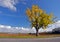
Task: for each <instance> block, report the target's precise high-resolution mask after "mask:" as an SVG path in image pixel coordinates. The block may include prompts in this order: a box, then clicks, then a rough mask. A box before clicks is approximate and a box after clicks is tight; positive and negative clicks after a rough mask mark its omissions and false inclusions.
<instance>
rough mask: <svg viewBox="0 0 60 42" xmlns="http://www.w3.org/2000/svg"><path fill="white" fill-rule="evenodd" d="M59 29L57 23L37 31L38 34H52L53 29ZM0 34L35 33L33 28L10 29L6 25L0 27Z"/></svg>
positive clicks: (59, 23) (59, 22)
mask: <svg viewBox="0 0 60 42" xmlns="http://www.w3.org/2000/svg"><path fill="white" fill-rule="evenodd" d="M58 27H60V21H57V22H56V23H54V24H51V25H49V26H48V27H47V29H42V28H40V29H39V33H41V32H52V30H53V29H55V28H58ZM0 32H3V33H36V30H35V28H23V27H11V26H6V25H0Z"/></svg>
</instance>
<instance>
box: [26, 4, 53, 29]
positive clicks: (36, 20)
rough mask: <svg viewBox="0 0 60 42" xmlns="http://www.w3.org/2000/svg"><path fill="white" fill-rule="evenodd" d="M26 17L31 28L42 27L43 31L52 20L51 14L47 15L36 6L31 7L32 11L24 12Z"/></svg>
mask: <svg viewBox="0 0 60 42" xmlns="http://www.w3.org/2000/svg"><path fill="white" fill-rule="evenodd" d="M26 13H27V16H28V17H29V20H30V21H31V22H32V26H33V27H35V26H36V25H37V27H39V28H40V27H43V28H44V29H45V28H46V27H47V26H48V24H51V23H53V21H52V20H51V19H52V18H53V14H52V13H51V14H49V15H48V14H47V13H46V12H45V11H44V10H42V9H40V8H39V7H38V6H37V5H33V6H32V9H29V8H28V9H27V10H26Z"/></svg>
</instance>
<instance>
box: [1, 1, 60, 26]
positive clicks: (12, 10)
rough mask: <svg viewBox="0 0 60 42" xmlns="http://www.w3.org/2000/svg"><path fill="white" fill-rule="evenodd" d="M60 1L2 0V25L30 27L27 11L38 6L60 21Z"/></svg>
mask: <svg viewBox="0 0 60 42" xmlns="http://www.w3.org/2000/svg"><path fill="white" fill-rule="evenodd" d="M59 4H60V0H0V24H2V25H10V26H19V27H30V23H29V21H28V18H27V16H26V9H27V8H28V7H29V8H31V7H32V5H38V6H39V7H40V8H41V9H43V10H45V11H46V12H47V13H51V12H52V13H53V14H54V16H56V17H57V20H60V5H59Z"/></svg>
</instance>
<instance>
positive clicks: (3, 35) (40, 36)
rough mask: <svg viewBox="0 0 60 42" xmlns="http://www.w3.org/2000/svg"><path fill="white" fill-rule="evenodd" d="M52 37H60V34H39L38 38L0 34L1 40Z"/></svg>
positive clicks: (27, 35) (30, 35)
mask: <svg viewBox="0 0 60 42" xmlns="http://www.w3.org/2000/svg"><path fill="white" fill-rule="evenodd" d="M51 37H60V34H45V33H42V34H39V36H38V37H36V36H35V35H32V34H7V33H0V38H51Z"/></svg>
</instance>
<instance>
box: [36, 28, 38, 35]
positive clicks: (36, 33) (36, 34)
mask: <svg viewBox="0 0 60 42" xmlns="http://www.w3.org/2000/svg"><path fill="white" fill-rule="evenodd" d="M38 35H39V33H38V29H37V28H36V36H38Z"/></svg>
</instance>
